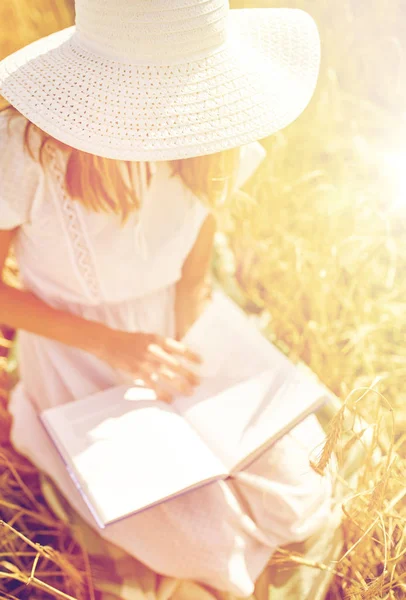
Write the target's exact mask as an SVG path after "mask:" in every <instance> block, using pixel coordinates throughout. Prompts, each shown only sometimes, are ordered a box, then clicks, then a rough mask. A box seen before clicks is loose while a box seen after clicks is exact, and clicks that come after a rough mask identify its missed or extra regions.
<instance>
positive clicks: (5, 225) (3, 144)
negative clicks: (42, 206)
mask: <svg viewBox="0 0 406 600" xmlns="http://www.w3.org/2000/svg"><path fill="white" fill-rule="evenodd" d="M25 123H26V121H25V119H24V118H23V117H22V116H20V115H18V116H17V117H13V118H11V119H10V121H9V118H8V116H7V115H6V114H5V113H0V230H9V229H14V228H16V227H19V226H21V225H24V224H25V223H29V222H30V220H31V211H32V206H33V201H34V198H35V192H36V190H37V188H38V185H39V181H40V177H41V170H42V167H41V165H40V164H39V163H38V162H37V161H36V159H35V158H33V157H32V156H31V155H30V153H29V151H28V149H26V148H24V127H25ZM37 139H38V138H37ZM30 141H31V143H32V146H31V147H32V149H33V152H34V153H35V152H36V151H38V144H37V145H36V144H35V141H36V140H35V137H33V136H32V135H31V136H30ZM34 156H35V154H34Z"/></svg>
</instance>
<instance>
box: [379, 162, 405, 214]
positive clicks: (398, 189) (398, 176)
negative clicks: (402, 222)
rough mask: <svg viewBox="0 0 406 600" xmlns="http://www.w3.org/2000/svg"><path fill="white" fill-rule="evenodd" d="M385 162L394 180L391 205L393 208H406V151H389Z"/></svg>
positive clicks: (392, 180)
mask: <svg viewBox="0 0 406 600" xmlns="http://www.w3.org/2000/svg"><path fill="white" fill-rule="evenodd" d="M384 164H385V167H386V170H387V171H388V173H389V175H390V178H391V182H392V189H393V192H392V194H393V196H392V200H391V202H390V206H391V208H393V209H406V153H405V152H387V153H385V156H384Z"/></svg>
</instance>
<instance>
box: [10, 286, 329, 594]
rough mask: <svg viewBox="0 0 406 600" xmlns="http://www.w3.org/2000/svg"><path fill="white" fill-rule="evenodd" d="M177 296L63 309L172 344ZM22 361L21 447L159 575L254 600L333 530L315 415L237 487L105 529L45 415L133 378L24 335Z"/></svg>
mask: <svg viewBox="0 0 406 600" xmlns="http://www.w3.org/2000/svg"><path fill="white" fill-rule="evenodd" d="M174 290H175V288H174V284H171V285H169V286H167V287H164V288H162V289H159V290H157V291H155V292H152V293H150V294H148V295H147V296H143V297H141V298H136V299H134V300H129V301H126V302H121V303H117V304H103V305H100V306H83V305H78V304H72V303H67V302H65V301H64V302H63V304H62V303H61V304H60V305H59V306H58V305H57V304H56V303H54V304H55V306H54V307H55V308H61V309H64V310H68V311H70V312H72V313H74V314H77V315H79V316H82V317H84V318H87V319H91V320H96V321H101V322H104V323H105V324H107V325H109V326H110V327H113V328H116V329H123V330H126V331H148V332H153V333H158V334H161V335H166V336H173V335H174V310H173V308H174V297H175V296H174V294H175V291H174ZM18 360H19V370H20V377H21V379H20V381H19V382H18V383H17V385H16V386H15V387H14V388H13V390H12V392H11V396H10V403H9V410H10V413H11V415H12V417H13V424H12V429H11V441H12V443H13V445H14V447H15V448H16V449H17V450H18V451H19V452H20V453H21V454H24V455H25V456H27V457H28V458H29V459H30V460H31V461H32V462H33V463H34V464H35V465H36V466H37V467H38V468H39V469H40V470H42V471H43V472H45V473H46V474H48V475H49V476H50V477H51V479H52V480H53V482H54V483H55V484H56V485H57V487H58V489H59V490H60V491H61V493H62V494H63V495H64V496H65V498H66V499H67V501H68V502H69V503H70V505H71V506H72V508H73V509H74V510H75V511H77V513H78V514H79V515H80V516H81V517H82V518H83V519H84V520H85V521H86V522H87V523H88V524H89V525H90V526H91V527H93V528H94V529H95V530H96V531H98V533H99V534H100V535H101V536H102V537H103V538H105V539H106V540H107V541H109V542H111V543H113V544H116V545H117V546H119V547H120V548H121V549H122V550H124V551H125V552H128V553H129V554H130V555H132V556H134V557H135V558H137V559H138V560H140V561H141V562H143V563H144V564H145V565H147V566H148V567H150V568H151V569H153V570H154V571H156V572H157V573H160V574H162V575H168V576H172V577H176V578H181V579H191V580H195V581H198V582H201V583H203V584H207V585H209V586H212V587H214V588H217V589H219V590H223V591H228V592H231V593H233V594H235V595H237V596H241V597H244V596H246V597H248V596H250V595H251V594H252V593H253V590H254V584H255V581H256V579H257V578H258V576H259V575H260V574H261V572H262V571H263V569H264V568H265V566H266V564H267V563H268V561H269V559H270V557H271V556H272V554H273V552H274V551H275V549H276V548H277V547H278V546H280V545H283V544H287V543H289V542H294V541H302V540H305V539H306V538H308V537H309V536H310V535H312V534H314V533H315V532H317V531H318V530H321V528H322V527H323V526H324V525H325V524H326V523H327V522H328V520H329V518H330V516H331V494H332V484H331V480H330V479H329V478H328V477H321V476H320V475H318V474H317V473H316V472H315V471H313V470H312V469H311V467H310V465H309V454H310V452H311V451H312V450H314V449H315V448H316V447H317V446H320V444H321V443H322V442H323V440H324V432H323V430H322V428H321V426H320V425H319V423H318V421H317V419H316V417H315V416H314V415H312V416H310V417H308V418H307V419H305V420H304V421H303V422H302V423H301V424H299V425H297V426H296V427H295V428H294V429H293V430H292V431H291V432H290V433H288V434H287V435H285V436H284V437H283V438H282V439H281V440H279V441H278V442H277V443H276V444H275V445H274V446H273V447H272V448H271V449H269V450H268V451H267V452H265V453H264V454H263V455H262V456H261V457H260V458H258V459H257V460H256V461H254V462H253V463H252V464H251V465H250V466H249V467H248V468H246V469H245V470H244V471H242V472H241V473H239V474H237V475H236V477H235V478H233V479H228V480H226V481H217V482H213V483H210V484H206V485H205V486H203V487H201V488H197V489H194V490H191V491H189V492H187V493H184V494H182V495H180V496H178V497H176V498H173V499H171V500H168V501H166V502H163V503H161V504H158V505H155V506H153V507H151V508H149V509H146V510H144V511H142V512H140V513H138V514H136V515H133V516H131V517H128V518H126V519H124V520H122V521H118V522H116V523H113V524H111V525H109V526H108V527H106V528H105V529H104V530H100V529H98V527H97V525H96V523H95V522H94V519H93V516H92V515H91V513H90V511H89V509H88V507H87V505H86V504H85V502H84V500H83V499H82V496H81V495H80V493H79V492H78V490H77V489H76V487H75V485H74V484H73V482H72V481H71V479H70V477H69V475H68V473H67V471H66V469H65V467H64V464H63V462H62V459H61V458H60V456H59V454H58V453H57V451H56V450H55V448H54V446H53V444H52V443H51V442H50V440H49V438H48V436H47V434H46V432H45V430H44V429H43V426H42V425H41V422H40V420H39V419H38V412H39V411H41V410H44V409H45V408H48V407H50V406H55V405H57V404H61V403H65V402H71V401H75V400H77V399H80V398H83V397H84V396H86V395H88V394H92V393H95V392H97V391H100V390H103V389H107V388H108V387H111V386H114V385H117V384H121V383H123V381H125V380H126V379H125V374H123V373H119V372H117V371H115V370H114V369H112V368H111V367H110V366H109V365H108V364H106V363H104V362H103V361H101V360H99V359H97V358H96V357H94V356H93V355H91V354H89V353H87V352H84V351H82V350H77V349H75V348H72V347H69V346H65V345H64V344H60V343H58V342H54V341H53V340H48V339H46V338H42V337H40V336H36V335H34V334H30V333H27V332H25V331H21V332H19V337H18ZM128 381H130V380H128ZM157 443H159V441H157ZM133 460H137V457H134V458H133Z"/></svg>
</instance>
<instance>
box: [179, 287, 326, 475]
mask: <svg viewBox="0 0 406 600" xmlns="http://www.w3.org/2000/svg"><path fill="white" fill-rule="evenodd" d="M184 341H185V342H186V343H187V344H188V345H189V347H191V348H193V349H195V350H196V351H197V352H199V353H200V354H201V355H202V357H203V365H202V368H201V384H200V385H199V386H198V388H197V389H196V392H195V393H194V395H193V396H192V397H186V396H181V397H178V398H176V400H175V402H174V408H176V409H177V410H178V411H179V412H180V414H182V415H184V417H185V419H187V420H188V421H189V423H190V424H191V425H192V426H193V427H194V428H195V429H196V430H197V431H198V433H199V434H200V436H201V437H202V439H203V440H204V441H205V442H206V444H207V445H208V446H210V448H212V450H213V452H214V453H215V454H216V455H217V456H218V457H219V458H220V459H221V461H222V462H223V463H224V464H225V465H226V466H227V468H228V469H229V470H230V471H231V470H233V469H235V468H237V465H239V464H242V463H243V462H244V461H245V460H246V459H248V458H249V457H250V456H251V455H252V453H255V452H256V451H257V450H259V449H260V448H261V447H262V446H263V445H264V444H265V443H269V444H271V443H272V442H274V441H276V439H277V438H278V437H280V436H281V435H282V434H283V433H285V432H286V431H287V430H288V429H289V428H290V427H293V426H294V425H295V424H296V423H298V422H299V421H300V420H301V419H302V418H304V417H305V416H307V414H309V412H311V411H312V410H315V409H316V408H317V407H318V406H320V405H321V404H322V403H323V402H324V401H325V400H326V398H327V393H326V389H325V388H323V387H322V386H321V385H320V384H319V383H318V382H317V381H316V380H313V379H312V378H310V377H309V376H307V375H306V374H305V373H304V372H301V371H300V369H298V367H296V366H295V365H294V364H293V363H292V362H291V361H290V360H289V359H288V358H287V357H286V356H285V355H284V354H283V353H282V352H281V351H280V350H278V349H277V348H276V347H275V346H274V345H273V344H272V343H271V342H269V341H268V340H267V339H266V338H265V337H264V336H263V335H262V333H261V332H260V331H259V330H258V329H257V328H256V327H255V326H254V325H253V324H252V323H251V322H250V321H249V319H248V318H247V317H246V315H245V313H244V312H243V311H241V309H239V307H238V306H236V305H235V304H234V302H233V301H231V300H230V299H229V298H227V297H226V296H225V295H223V293H222V292H220V293H216V294H215V295H213V301H212V303H211V305H209V307H208V309H207V311H206V313H203V314H202V315H201V317H200V318H199V320H198V321H196V322H195V323H194V325H193V327H192V328H191V329H190V330H189V331H188V334H187V335H186V336H185V338H184Z"/></svg>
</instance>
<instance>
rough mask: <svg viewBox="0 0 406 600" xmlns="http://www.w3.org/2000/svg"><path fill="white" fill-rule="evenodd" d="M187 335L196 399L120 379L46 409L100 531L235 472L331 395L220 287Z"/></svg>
mask: <svg viewBox="0 0 406 600" xmlns="http://www.w3.org/2000/svg"><path fill="white" fill-rule="evenodd" d="M183 341H184V342H185V343H186V344H187V345H188V347H189V348H191V349H192V350H195V351H196V352H198V353H199V354H200V355H201V356H202V358H203V363H202V364H201V365H200V366H199V365H196V366H195V364H193V366H192V365H191V368H193V369H195V371H196V372H199V374H200V378H201V383H200V385H199V386H197V387H196V388H195V390H194V393H193V395H192V396H185V395H177V396H175V397H174V401H173V402H172V403H171V404H167V403H165V402H163V401H161V400H157V399H156V395H155V392H154V391H153V390H152V389H149V388H146V387H137V386H133V387H132V386H131V385H120V386H117V387H112V388H109V389H107V390H105V391H102V392H98V393H97V394H94V395H91V396H88V397H86V398H83V399H81V400H77V401H75V402H72V403H69V404H64V405H61V406H57V407H53V408H49V409H47V410H45V411H43V412H42V414H41V420H42V423H43V424H44V426H45V428H46V429H47V431H48V433H49V435H50V437H51V439H52V440H53V442H54V444H55V446H56V447H57V449H58V450H59V453H60V455H61V457H62V459H63V460H64V462H65V464H66V467H67V469H68V471H69V473H70V475H71V477H72V479H73V481H74V482H75V484H76V486H77V487H78V489H79V491H80V492H81V494H82V496H83V498H84V499H85V501H86V502H87V504H88V506H89V508H90V510H91V512H92V514H93V515H94V518H95V520H96V522H97V523H98V525H99V527H101V528H104V527H105V526H106V525H108V524H109V523H112V522H114V521H117V520H118V519H122V518H124V517H126V516H129V515H131V514H133V513H136V512H138V511H140V510H143V509H146V508H148V507H150V506H153V505H155V504H157V503H159V502H162V501H164V500H168V499H169V498H172V497H174V496H177V495H179V494H181V493H184V492H186V491H188V490H191V489H193V488H196V487H199V486H202V485H205V484H208V483H210V482H213V481H216V480H219V479H226V478H227V477H230V476H232V475H233V473H234V472H236V471H239V470H242V469H244V467H246V466H247V465H249V464H250V463H252V462H253V461H254V460H255V459H256V458H257V457H258V456H259V455H260V454H261V453H263V452H264V451H265V450H267V449H268V448H269V447H270V446H271V445H272V444H273V443H274V442H275V441H276V440H278V439H279V438H280V437H281V436H283V435H284V434H285V433H286V432H288V431H289V430H290V429H291V428H293V427H294V426H295V425H296V424H297V423H299V422H300V421H301V420H302V419H304V418H305V417H306V416H307V415H309V414H310V413H312V412H314V411H315V410H316V409H317V408H319V407H320V406H321V405H322V404H323V403H324V402H325V401H326V400H328V399H329V397H332V393H331V392H329V390H328V389H327V388H325V387H324V386H323V385H322V384H321V383H320V382H318V381H317V379H316V378H315V376H313V377H312V376H310V375H308V374H306V372H302V371H301V370H300V369H299V368H298V367H297V366H295V365H294V364H293V363H292V362H291V361H290V360H289V359H288V358H287V357H286V356H285V355H284V354H283V353H282V352H280V351H279V350H278V349H277V348H276V347H275V346H274V345H273V344H272V343H270V342H269V341H268V340H267V339H266V338H265V336H263V335H262V333H261V332H260V331H259V329H258V328H257V327H256V326H254V325H253V323H252V322H251V321H250V319H249V317H248V316H247V315H246V314H245V313H244V311H243V310H242V309H241V308H240V307H239V306H238V305H237V304H235V303H234V302H233V301H232V300H231V299H230V298H228V297H227V296H226V295H225V294H224V293H223V292H222V291H221V290H220V289H216V290H214V292H213V296H212V300H211V302H210V303H209V304H208V306H207V307H206V309H205V311H204V312H203V313H202V314H201V315H200V317H199V318H198V319H197V320H196V321H195V323H194V324H193V325H192V327H191V328H190V329H189V331H188V332H187V334H186V336H185V337H184V338H183Z"/></svg>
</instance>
